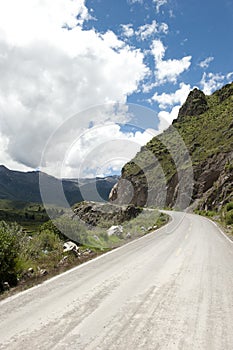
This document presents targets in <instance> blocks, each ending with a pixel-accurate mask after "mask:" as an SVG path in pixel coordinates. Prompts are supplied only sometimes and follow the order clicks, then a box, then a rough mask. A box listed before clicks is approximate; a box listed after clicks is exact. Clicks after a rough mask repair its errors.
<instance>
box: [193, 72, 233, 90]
mask: <svg viewBox="0 0 233 350" xmlns="http://www.w3.org/2000/svg"><path fill="white" fill-rule="evenodd" d="M232 75H233V73H228V74H227V75H226V76H224V75H223V74H221V73H206V72H204V74H203V76H202V79H201V81H200V85H201V87H202V89H203V91H204V93H205V94H206V95H211V94H212V92H214V91H215V90H218V89H220V88H221V87H222V86H223V84H225V83H227V82H229V80H230V79H231V76H232Z"/></svg>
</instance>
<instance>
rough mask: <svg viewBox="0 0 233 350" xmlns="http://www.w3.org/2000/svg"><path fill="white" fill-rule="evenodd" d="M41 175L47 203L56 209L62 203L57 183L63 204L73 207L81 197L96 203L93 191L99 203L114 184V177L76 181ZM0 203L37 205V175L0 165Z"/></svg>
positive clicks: (35, 172)
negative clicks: (31, 203) (60, 187)
mask: <svg viewBox="0 0 233 350" xmlns="http://www.w3.org/2000/svg"><path fill="white" fill-rule="evenodd" d="M42 175H43V183H44V184H45V186H46V188H48V193H49V202H48V203H50V204H54V205H58V206H59V205H61V206H62V205H63V200H62V198H60V197H59V195H58V193H57V186H58V184H60V183H62V186H63V189H64V193H65V196H66V198H67V201H68V202H69V204H70V205H73V204H75V203H77V202H81V201H82V200H83V197H82V193H84V194H85V199H86V200H93V201H95V200H97V198H96V196H97V195H96V188H97V190H98V193H99V195H100V197H101V198H102V199H103V200H107V199H108V195H109V192H110V191H111V188H112V187H113V186H114V184H115V183H116V182H117V177H115V176H113V177H111V176H110V177H106V178H97V179H82V180H81V181H78V180H75V179H72V180H69V179H63V180H59V179H56V178H55V177H53V176H49V175H47V174H45V173H43V174H42ZM0 199H8V200H13V201H24V202H36V203H41V201H42V200H41V194H40V186H39V172H38V171H32V172H27V173H24V172H20V171H13V170H9V169H7V168H6V167H5V166H3V165H0ZM98 199H99V198H98Z"/></svg>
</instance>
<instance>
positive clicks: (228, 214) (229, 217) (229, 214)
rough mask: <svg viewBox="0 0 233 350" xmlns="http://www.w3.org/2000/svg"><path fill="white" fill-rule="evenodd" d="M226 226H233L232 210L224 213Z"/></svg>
mask: <svg viewBox="0 0 233 350" xmlns="http://www.w3.org/2000/svg"><path fill="white" fill-rule="evenodd" d="M226 224H227V225H232V224H233V209H231V210H229V211H227V212H226Z"/></svg>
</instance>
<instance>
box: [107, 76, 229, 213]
mask: <svg viewBox="0 0 233 350" xmlns="http://www.w3.org/2000/svg"><path fill="white" fill-rule="evenodd" d="M191 188H192V190H191ZM232 197H233V83H231V84H228V85H226V86H224V87H223V88H222V89H220V90H218V91H216V92H215V93H213V94H212V95H210V96H206V95H205V94H204V93H203V92H202V91H200V90H198V89H194V90H193V91H191V92H190V94H189V96H188V98H187V100H186V102H185V103H184V105H183V106H182V107H181V108H180V111H179V115H178V118H177V119H176V120H175V121H174V122H173V125H171V126H170V127H169V128H168V129H167V130H165V131H164V132H163V133H162V134H160V135H159V136H157V137H155V138H153V139H152V140H151V141H150V142H149V143H147V145H146V146H144V147H142V149H141V151H140V152H139V153H138V154H137V155H136V156H135V158H134V159H132V161H130V162H129V163H127V164H126V165H125V166H124V167H123V169H122V174H121V178H120V180H119V182H118V183H117V184H116V185H115V186H114V188H113V190H112V191H111V194H110V199H111V200H112V201H115V202H116V203H133V204H135V205H139V206H145V205H146V206H150V205H155V206H162V207H164V206H169V207H178V208H182V209H184V208H185V207H187V206H189V205H190V204H192V206H193V207H194V208H197V207H199V208H201V209H209V210H210V209H216V210H219V209H220V208H221V207H222V206H223V205H225V204H226V203H228V202H230V201H232Z"/></svg>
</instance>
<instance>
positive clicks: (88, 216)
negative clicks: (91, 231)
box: [73, 202, 142, 226]
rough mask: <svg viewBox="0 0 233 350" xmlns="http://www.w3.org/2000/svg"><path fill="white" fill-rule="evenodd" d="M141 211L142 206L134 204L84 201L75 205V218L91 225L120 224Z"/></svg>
mask: <svg viewBox="0 0 233 350" xmlns="http://www.w3.org/2000/svg"><path fill="white" fill-rule="evenodd" d="M141 211H142V209H141V208H138V207H135V206H134V205H133V204H130V205H123V206H118V205H114V204H109V203H105V204H103V203H96V202H82V203H78V204H77V205H75V207H74V217H73V218H75V217H76V218H79V219H80V220H82V221H84V222H85V223H86V224H88V225H91V226H97V225H100V226H101V224H105V223H106V224H107V223H110V225H111V224H114V225H119V224H121V223H122V222H124V221H127V220H130V219H132V218H135V217H136V216H137V215H138V214H140V213H141Z"/></svg>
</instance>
